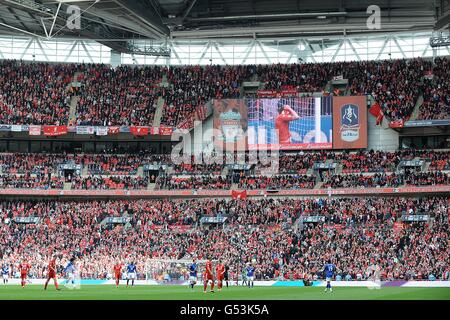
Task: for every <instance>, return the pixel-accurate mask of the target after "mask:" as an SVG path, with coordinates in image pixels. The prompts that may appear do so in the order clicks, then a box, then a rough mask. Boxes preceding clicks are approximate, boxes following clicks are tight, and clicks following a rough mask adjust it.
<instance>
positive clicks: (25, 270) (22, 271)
mask: <svg viewBox="0 0 450 320" xmlns="http://www.w3.org/2000/svg"><path fill="white" fill-rule="evenodd" d="M30 269H31V266H30V265H29V264H28V263H21V264H19V270H20V274H22V275H26V274H28V271H30Z"/></svg>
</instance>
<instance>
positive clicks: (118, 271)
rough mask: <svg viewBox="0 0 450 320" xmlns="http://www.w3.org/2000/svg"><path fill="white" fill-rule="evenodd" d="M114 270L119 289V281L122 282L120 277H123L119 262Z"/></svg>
mask: <svg viewBox="0 0 450 320" xmlns="http://www.w3.org/2000/svg"><path fill="white" fill-rule="evenodd" d="M113 269H114V279H116V287H117V288H118V287H119V280H120V277H121V275H122V265H121V264H120V263H119V262H117V263H116V264H115V265H114V268H113Z"/></svg>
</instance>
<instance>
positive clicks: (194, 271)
mask: <svg viewBox="0 0 450 320" xmlns="http://www.w3.org/2000/svg"><path fill="white" fill-rule="evenodd" d="M189 275H190V276H191V277H196V276H197V264H196V263H193V264H191V265H190V266H189Z"/></svg>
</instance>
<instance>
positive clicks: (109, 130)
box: [108, 126, 120, 134]
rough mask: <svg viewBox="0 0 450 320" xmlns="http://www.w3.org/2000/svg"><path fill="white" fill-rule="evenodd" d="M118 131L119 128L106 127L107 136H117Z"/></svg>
mask: <svg viewBox="0 0 450 320" xmlns="http://www.w3.org/2000/svg"><path fill="white" fill-rule="evenodd" d="M119 131H120V127H119V126H112V127H108V134H118V133H119Z"/></svg>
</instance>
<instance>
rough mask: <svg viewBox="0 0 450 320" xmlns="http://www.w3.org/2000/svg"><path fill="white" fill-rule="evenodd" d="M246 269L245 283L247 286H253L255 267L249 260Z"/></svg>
mask: <svg viewBox="0 0 450 320" xmlns="http://www.w3.org/2000/svg"><path fill="white" fill-rule="evenodd" d="M246 271H247V284H248V287H249V288H250V287H251V288H253V286H254V280H255V267H254V266H252V264H251V263H250V262H249V263H248V265H247V268H246Z"/></svg>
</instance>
